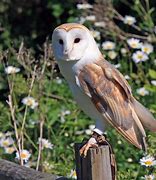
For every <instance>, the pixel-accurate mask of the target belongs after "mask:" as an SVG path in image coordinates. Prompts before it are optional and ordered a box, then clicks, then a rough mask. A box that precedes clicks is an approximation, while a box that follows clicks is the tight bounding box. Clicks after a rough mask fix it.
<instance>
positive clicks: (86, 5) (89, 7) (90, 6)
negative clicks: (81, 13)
mask: <svg viewBox="0 0 156 180" xmlns="http://www.w3.org/2000/svg"><path fill="white" fill-rule="evenodd" d="M91 8H93V6H92V5H91V4H87V3H86V4H77V9H91Z"/></svg>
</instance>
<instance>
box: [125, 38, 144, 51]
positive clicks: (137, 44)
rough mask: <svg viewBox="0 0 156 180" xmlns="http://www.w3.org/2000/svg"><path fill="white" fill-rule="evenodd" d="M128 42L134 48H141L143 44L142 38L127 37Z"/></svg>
mask: <svg viewBox="0 0 156 180" xmlns="http://www.w3.org/2000/svg"><path fill="white" fill-rule="evenodd" d="M127 43H128V45H129V46H130V47H131V48H133V49H139V48H141V45H142V43H141V42H140V40H139V39H135V38H130V39H127Z"/></svg>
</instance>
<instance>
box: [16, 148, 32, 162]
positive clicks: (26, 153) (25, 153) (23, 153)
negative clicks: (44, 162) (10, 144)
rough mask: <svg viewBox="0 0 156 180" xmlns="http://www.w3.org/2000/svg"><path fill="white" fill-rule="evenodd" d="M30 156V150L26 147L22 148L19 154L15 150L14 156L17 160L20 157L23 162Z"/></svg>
mask: <svg viewBox="0 0 156 180" xmlns="http://www.w3.org/2000/svg"><path fill="white" fill-rule="evenodd" d="M30 156H31V154H30V152H29V151H28V150H26V149H23V150H22V151H21V153H20V154H19V153H18V152H16V158H17V159H18V160H20V159H22V160H24V161H25V162H27V161H28V160H29V158H30Z"/></svg>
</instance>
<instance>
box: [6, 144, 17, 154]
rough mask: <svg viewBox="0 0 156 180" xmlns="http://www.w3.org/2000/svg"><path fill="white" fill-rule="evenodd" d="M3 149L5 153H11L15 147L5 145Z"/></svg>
mask: <svg viewBox="0 0 156 180" xmlns="http://www.w3.org/2000/svg"><path fill="white" fill-rule="evenodd" d="M4 151H5V153H6V154H12V153H13V152H14V151H15V147H13V146H11V147H5V148H4Z"/></svg>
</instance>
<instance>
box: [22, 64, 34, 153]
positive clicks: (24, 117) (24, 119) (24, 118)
mask: <svg viewBox="0 0 156 180" xmlns="http://www.w3.org/2000/svg"><path fill="white" fill-rule="evenodd" d="M36 68H37V66H35V67H34V71H33V74H32V80H31V84H30V88H29V92H28V97H30V94H31V91H32V88H33V85H34V82H35V72H36ZM27 112H28V106H27V105H26V107H25V111H24V116H23V121H22V127H21V132H20V140H21V142H22V149H23V144H24V139H23V138H24V137H23V131H24V126H25V121H26V117H27Z"/></svg>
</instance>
